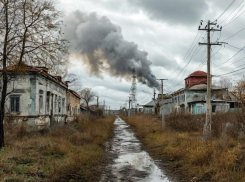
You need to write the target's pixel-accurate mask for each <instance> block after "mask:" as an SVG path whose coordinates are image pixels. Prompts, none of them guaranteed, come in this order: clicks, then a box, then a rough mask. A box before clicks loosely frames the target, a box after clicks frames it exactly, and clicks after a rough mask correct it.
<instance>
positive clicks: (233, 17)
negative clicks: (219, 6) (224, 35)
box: [227, 0, 245, 24]
mask: <svg viewBox="0 0 245 182" xmlns="http://www.w3.org/2000/svg"><path fill="white" fill-rule="evenodd" d="M243 2H244V0H243V1H242V2H241V3H240V4H239V6H240V5H241V4H242V3H243ZM239 6H238V7H239ZM244 6H245V4H244V5H243V6H242V7H241V9H240V10H239V11H237V12H236V14H235V15H234V16H233V17H232V18H231V19H230V20H229V22H228V23H227V24H229V23H230V22H231V21H233V19H234V18H235V17H236V15H237V14H238V13H239V12H240V11H241V10H242V9H243V8H244ZM238 7H237V8H238Z"/></svg>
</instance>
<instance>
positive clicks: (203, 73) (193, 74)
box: [189, 71, 207, 76]
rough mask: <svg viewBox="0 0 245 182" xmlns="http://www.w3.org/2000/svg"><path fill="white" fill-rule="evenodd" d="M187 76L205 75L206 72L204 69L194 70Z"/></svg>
mask: <svg viewBox="0 0 245 182" xmlns="http://www.w3.org/2000/svg"><path fill="white" fill-rule="evenodd" d="M189 76H207V73H206V72H204V71H195V72H193V73H192V74H190V75H189Z"/></svg>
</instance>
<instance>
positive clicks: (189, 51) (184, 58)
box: [168, 32, 202, 77]
mask: <svg viewBox="0 0 245 182" xmlns="http://www.w3.org/2000/svg"><path fill="white" fill-rule="evenodd" d="M198 34H199V32H197V34H196V36H195V38H194V40H193V41H192V43H191V46H190V47H189V49H188V51H187V53H186V54H185V56H184V57H183V59H182V61H181V63H180V64H182V63H184V62H185V61H186V59H187V57H188V56H189V54H191V52H192V51H193V49H194V47H195V46H194V47H193V48H192V46H193V44H194V42H196V38H197V36H198ZM201 36H202V34H201V35H200V37H199V38H198V40H199V39H200V38H201ZM198 40H197V41H198ZM180 64H178V65H177V67H176V68H175V69H174V71H173V72H172V73H171V74H170V75H169V76H168V77H171V76H172V75H173V73H174V72H175V71H177V70H178V68H179V65H180Z"/></svg>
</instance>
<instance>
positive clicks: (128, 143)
mask: <svg viewBox="0 0 245 182" xmlns="http://www.w3.org/2000/svg"><path fill="white" fill-rule="evenodd" d="M114 124H115V135H114V138H113V140H112V144H111V145H112V146H111V147H112V148H111V151H112V152H114V153H116V155H117V158H116V159H115V160H114V163H113V164H112V166H111V173H112V174H113V176H114V177H113V179H110V180H109V181H142V182H159V181H161V182H169V180H168V179H167V178H166V176H165V175H164V174H163V173H162V171H161V170H160V169H159V168H158V167H157V166H156V164H155V163H154V160H153V159H152V158H151V157H150V156H149V154H148V153H147V152H145V151H143V150H142V149H141V143H140V141H139V140H138V139H137V138H136V137H135V136H134V132H133V131H132V129H131V128H130V126H129V125H128V124H126V123H125V121H123V120H122V119H120V118H117V119H116V120H115V123H114Z"/></svg>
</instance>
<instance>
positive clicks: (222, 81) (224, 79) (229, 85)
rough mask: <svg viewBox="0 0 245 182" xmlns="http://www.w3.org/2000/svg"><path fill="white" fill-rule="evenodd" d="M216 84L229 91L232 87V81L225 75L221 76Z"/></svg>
mask: <svg viewBox="0 0 245 182" xmlns="http://www.w3.org/2000/svg"><path fill="white" fill-rule="evenodd" d="M218 84H219V86H221V87H222V88H227V89H228V90H229V91H231V90H232V88H233V87H232V81H231V80H230V79H229V78H227V77H221V78H220V80H219V83H218Z"/></svg>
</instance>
